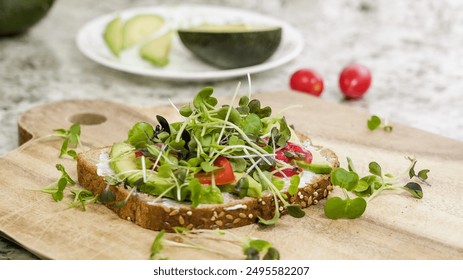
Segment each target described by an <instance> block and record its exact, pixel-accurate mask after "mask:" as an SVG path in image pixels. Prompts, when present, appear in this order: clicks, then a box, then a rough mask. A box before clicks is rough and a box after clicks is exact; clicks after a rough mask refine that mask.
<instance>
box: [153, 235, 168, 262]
mask: <svg viewBox="0 0 463 280" xmlns="http://www.w3.org/2000/svg"><path fill="white" fill-rule="evenodd" d="M164 234H165V231H164V230H161V231H160V232H159V233H158V234H157V235H156V237H155V238H154V241H153V244H152V245H151V254H150V260H157V259H158V256H159V254H160V253H161V251H162V249H164V246H162V241H163V238H164Z"/></svg>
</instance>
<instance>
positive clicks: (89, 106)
mask: <svg viewBox="0 0 463 280" xmlns="http://www.w3.org/2000/svg"><path fill="white" fill-rule="evenodd" d="M255 97H257V98H259V99H260V100H261V102H262V103H263V105H270V106H272V108H273V111H274V112H278V111H280V110H282V109H284V108H287V107H288V106H292V105H296V106H295V107H291V108H290V109H288V110H286V111H284V115H285V116H286V118H287V120H288V122H289V123H292V124H294V126H295V127H296V130H299V131H301V132H302V133H306V134H308V135H310V136H311V138H312V140H313V142H314V144H318V145H322V146H326V147H328V148H330V149H332V150H334V151H335V152H336V153H337V155H338V156H339V158H340V160H341V166H346V160H345V158H346V156H349V157H351V158H352V159H353V161H354V163H355V166H356V168H357V169H358V170H357V171H358V172H359V173H362V174H366V173H367V171H368V168H367V166H368V163H369V162H370V161H373V160H374V161H377V162H378V163H380V164H381V166H382V167H383V170H384V171H386V172H389V173H393V174H400V173H401V172H403V171H404V170H405V169H406V168H407V166H408V164H409V162H408V161H407V160H406V159H405V158H404V157H405V156H415V157H416V158H417V159H418V163H417V167H418V168H419V169H421V168H429V169H430V170H431V172H430V173H429V176H430V179H429V182H430V183H431V186H424V187H423V188H424V197H423V199H421V200H418V199H414V198H412V197H410V196H409V195H407V194H406V193H402V192H389V193H384V194H382V195H380V196H378V197H377V198H375V199H374V200H372V201H371V202H369V204H368V207H367V210H366V212H365V214H364V215H363V216H362V217H361V218H359V219H355V220H329V219H327V218H326V217H325V216H324V214H323V205H324V201H321V202H320V203H319V204H318V205H316V206H313V207H309V208H307V209H305V211H306V216H305V217H304V218H302V219H295V218H292V217H287V216H285V217H282V218H281V220H280V222H279V223H278V224H277V225H276V226H273V227H267V228H262V227H260V226H258V225H250V226H245V227H242V228H238V229H234V230H232V232H234V233H236V234H238V235H241V236H253V237H256V238H263V239H266V240H268V241H270V242H272V243H273V244H274V246H275V247H276V248H278V249H279V251H280V253H281V257H282V258H283V259H463V203H462V201H463V188H462V185H461V184H462V183H461V182H463V143H461V142H458V141H454V140H450V139H447V138H443V137H440V136H438V135H434V134H430V133H427V132H423V131H420V130H416V129H413V128H410V127H406V126H403V125H400V124H392V125H393V126H394V130H393V132H392V133H386V132H384V131H373V132H372V131H369V130H368V129H367V127H366V120H367V119H368V118H369V115H368V114H367V113H366V112H364V111H360V110H356V109H353V108H349V107H346V106H343V105H340V104H336V103H330V102H327V101H324V100H321V99H317V98H313V97H310V96H307V95H302V94H297V93H292V92H277V93H269V94H260V95H258V96H257V95H256V96H255ZM156 114H160V115H163V116H165V117H166V118H167V119H168V120H174V119H176V118H178V115H177V112H176V111H175V110H174V109H173V108H172V107H158V108H136V107H129V106H125V105H122V104H115V103H111V102H109V101H103V100H75V101H63V102H58V103H51V104H47V105H43V106H41V107H37V108H34V109H32V110H29V111H27V112H25V113H24V114H23V116H22V117H21V119H20V120H19V133H20V141H22V142H25V141H27V140H29V139H32V140H29V141H28V142H26V143H25V144H24V145H23V146H21V147H20V148H18V149H16V150H14V151H12V152H10V153H8V154H7V155H5V156H3V157H1V158H0V194H1V195H0V231H1V232H2V233H4V234H6V235H7V236H9V237H10V238H11V239H13V240H15V241H16V242H18V243H19V244H21V245H22V246H24V247H25V248H26V249H28V250H30V251H31V252H33V253H34V254H36V255H38V256H40V257H41V258H45V259H148V258H149V254H150V246H151V243H152V241H153V239H154V237H155V235H156V234H157V233H156V232H154V231H150V230H146V229H143V228H141V227H138V226H136V225H134V224H132V223H131V222H129V221H125V220H122V219H120V218H118V216H117V215H116V214H114V213H113V212H112V211H111V210H109V209H107V208H106V207H105V206H102V205H99V204H92V205H90V206H89V207H88V208H87V211H85V212H84V211H81V210H79V209H75V208H69V207H68V203H69V202H70V200H71V198H70V197H65V199H64V200H63V201H62V202H59V203H57V202H54V201H53V200H52V199H51V197H50V195H47V194H44V193H41V192H39V191H37V190H39V189H41V188H43V187H44V186H46V185H48V184H50V183H51V182H53V181H55V180H56V179H58V177H59V176H60V173H59V172H58V171H57V170H56V169H55V165H56V164H57V163H61V164H63V165H64V166H65V167H66V170H68V171H69V173H70V175H71V177H73V178H76V163H75V161H73V160H71V159H64V158H63V159H59V158H58V154H59V148H60V144H61V142H60V141H56V140H52V139H48V140H45V139H44V140H36V139H38V138H40V137H42V136H45V135H48V134H50V133H52V131H53V129H56V128H67V127H69V126H70V125H71V124H72V122H80V123H82V137H81V138H82V141H83V144H84V149H89V148H92V147H100V146H108V145H111V144H112V143H113V142H115V141H120V140H122V139H125V138H126V135H127V131H128V129H129V128H130V127H131V126H132V125H133V124H134V123H135V122H137V121H140V120H145V121H153V120H154V117H155V115H156ZM76 187H77V188H78V186H76ZM339 193H340V192H339V191H334V192H333V194H332V195H337V194H339ZM199 238H200V237H199ZM199 242H204V243H207V244H208V245H209V246H217V247H220V248H221V249H223V251H224V252H226V254H227V256H226V258H231V259H236V258H241V257H242V255H241V252H240V248H239V247H237V246H231V245H230V246H225V245H224V244H222V243H223V242H220V241H214V242H213V241H210V240H200V241H199ZM165 255H166V256H167V257H169V258H171V259H222V258H224V256H219V255H215V254H212V253H205V252H198V251H195V250H185V249H178V248H171V247H168V248H166V250H165Z"/></svg>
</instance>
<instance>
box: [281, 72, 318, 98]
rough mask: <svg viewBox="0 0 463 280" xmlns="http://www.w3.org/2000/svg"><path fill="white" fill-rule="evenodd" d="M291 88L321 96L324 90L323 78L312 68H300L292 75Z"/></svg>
mask: <svg viewBox="0 0 463 280" xmlns="http://www.w3.org/2000/svg"><path fill="white" fill-rule="evenodd" d="M289 85H290V87H291V89H293V90H297V91H301V92H305V93H308V94H311V95H315V96H320V95H321V94H322V92H323V79H322V77H321V76H320V75H319V74H318V73H317V72H315V71H314V70H312V69H307V68H304V69H300V70H298V71H296V72H294V74H293V75H292V76H291V79H290V81H289Z"/></svg>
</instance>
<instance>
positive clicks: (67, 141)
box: [19, 124, 82, 159]
mask: <svg viewBox="0 0 463 280" xmlns="http://www.w3.org/2000/svg"><path fill="white" fill-rule="evenodd" d="M54 138H60V139H63V143H62V144H61V148H60V153H59V158H62V157H63V156H69V157H71V158H72V159H76V158H77V151H76V149H77V148H78V147H79V146H81V145H82V143H81V141H80V125H79V124H72V125H71V126H70V127H69V129H64V128H59V129H55V130H53V133H52V134H48V135H45V136H42V137H39V138H36V139H34V140H32V141H30V142H28V143H32V142H35V141H43V140H46V139H54ZM28 143H25V144H23V145H22V146H21V147H20V148H19V151H21V150H23V149H25V148H26V147H27V146H28V145H29V144H28Z"/></svg>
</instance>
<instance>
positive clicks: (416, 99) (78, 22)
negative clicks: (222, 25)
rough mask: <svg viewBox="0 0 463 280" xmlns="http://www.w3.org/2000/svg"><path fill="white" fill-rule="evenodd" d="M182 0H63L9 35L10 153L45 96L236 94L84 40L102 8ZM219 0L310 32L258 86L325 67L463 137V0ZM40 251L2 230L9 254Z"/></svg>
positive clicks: (364, 106)
mask: <svg viewBox="0 0 463 280" xmlns="http://www.w3.org/2000/svg"><path fill="white" fill-rule="evenodd" d="M182 2H183V1H180V0H175V1H134V0H132V1H129V0H114V1H91V0H81V1H71V0H59V1H56V3H55V6H54V7H53V8H52V10H51V11H50V13H49V15H48V16H47V17H46V18H45V19H44V20H42V21H41V22H40V23H39V24H38V25H37V26H35V27H34V28H33V29H31V30H30V31H29V32H28V33H27V34H24V35H21V36H17V37H11V38H1V39H0V155H3V154H6V153H8V151H11V150H13V149H15V148H16V147H17V119H18V117H19V116H20V114H21V113H23V112H24V111H25V110H27V109H29V108H32V107H34V106H37V105H40V104H44V103H48V102H53V101H58V100H64V99H95V98H102V99H109V100H112V101H116V102H124V103H127V104H133V105H149V106H153V105H157V104H166V103H167V102H168V99H169V98H170V99H171V100H172V101H173V102H182V101H185V100H189V99H190V98H191V97H192V96H193V95H194V94H195V93H196V92H197V91H198V90H199V89H201V88H202V87H204V86H206V85H211V86H214V87H215V89H216V93H217V95H218V96H229V95H231V94H232V93H233V90H234V88H235V86H236V84H237V82H238V81H239V80H240V79H231V80H225V81H209V82H170V81H161V80H156V79H153V78H149V77H141V76H136V75H132V74H127V73H122V72H118V71H116V70H111V69H108V68H106V67H104V66H100V65H98V64H96V63H94V62H93V61H90V60H89V59H87V58H86V57H84V56H83V55H82V54H81V53H80V52H79V51H78V49H77V47H76V45H75V35H76V33H77V31H78V30H79V28H80V27H82V25H83V24H85V23H86V22H87V21H89V20H91V19H93V18H95V17H97V16H99V15H102V14H105V13H109V12H113V11H116V10H120V9H126V8H130V7H134V6H144V5H155V4H179V3H182ZM189 3H190V4H192V3H198V4H207V3H208V2H207V1H199V0H198V1H189ZM214 4H216V5H226V6H231V7H240V8H243V9H249V10H252V11H255V12H260V13H264V14H268V15H271V16H276V17H278V18H280V19H283V20H285V21H287V22H289V23H290V24H292V25H293V26H295V27H296V28H298V29H299V30H300V31H301V32H302V34H303V36H304V38H305V46H304V49H303V51H302V53H301V55H300V56H299V57H298V58H296V59H295V60H293V61H292V62H290V63H288V64H286V65H284V66H282V67H279V68H277V69H274V70H270V71H267V72H263V73H260V74H256V75H253V77H252V81H253V91H254V92H273V91H283V90H288V89H289V86H288V81H289V77H290V75H291V73H293V72H294V71H295V70H297V69H299V68H307V67H308V68H313V69H316V70H317V72H319V73H320V74H321V75H322V76H323V77H324V82H325V90H324V92H323V95H322V96H321V98H324V99H327V100H331V101H335V102H342V103H344V104H346V105H348V106H353V107H356V108H358V109H359V110H366V111H368V112H370V113H371V114H377V115H379V116H381V117H384V118H388V119H389V120H391V121H393V122H398V123H402V124H406V125H409V126H412V127H416V128H419V129H423V130H426V131H429V132H432V133H436V134H439V135H442V136H445V137H450V138H453V139H456V140H459V141H463V98H462V89H463V71H462V70H461V69H462V66H463V48H462V47H461V46H463V24H462V22H463V2H460V1H450V0H448V1H439V0H425V1H412V2H408V1H399V0H396V1H389V0H380V1H373V0H343V1H338V0H329V1H326V0H324V1H322V0H310V1H307V0H291V1H289V0H270V1H263V0H256V1H246V0H221V1H215V3H214ZM352 62H357V63H361V64H364V65H366V66H367V67H369V68H370V69H371V71H372V73H373V83H372V86H371V88H370V90H369V91H368V93H367V95H366V96H365V98H363V99H362V100H359V101H344V100H343V99H342V96H341V94H340V91H339V89H338V81H337V79H338V75H339V72H340V71H341V69H342V68H343V67H344V66H345V65H347V64H349V63H352ZM241 80H243V81H244V82H245V79H241ZM34 258H35V256H33V255H32V254H30V253H28V252H27V251H25V250H23V249H21V248H20V247H19V246H17V245H15V244H14V243H11V242H9V241H7V240H6V239H3V238H0V260H2V259H34Z"/></svg>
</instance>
